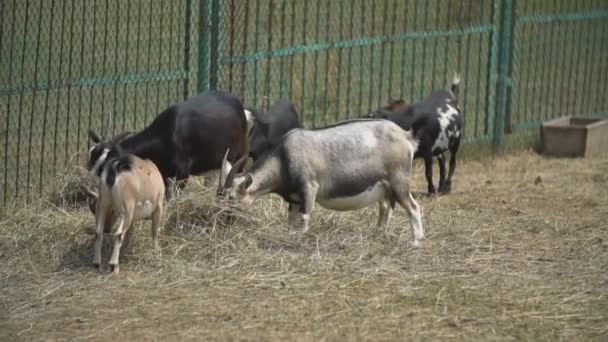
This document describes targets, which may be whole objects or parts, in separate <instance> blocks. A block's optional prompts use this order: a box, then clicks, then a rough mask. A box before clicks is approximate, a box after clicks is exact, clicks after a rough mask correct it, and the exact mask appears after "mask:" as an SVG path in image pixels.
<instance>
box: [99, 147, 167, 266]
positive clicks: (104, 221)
mask: <svg viewBox="0 0 608 342" xmlns="http://www.w3.org/2000/svg"><path fill="white" fill-rule="evenodd" d="M89 171H90V173H91V174H92V175H93V176H95V177H96V178H97V179H98V183H99V187H98V193H99V195H98V199H97V207H96V209H95V225H96V229H95V234H96V240H95V256H94V257H93V264H94V265H95V266H96V267H98V268H99V267H100V266H101V247H102V243H103V234H104V232H105V233H111V232H112V226H113V224H114V222H115V221H116V220H117V219H118V218H120V224H119V226H118V229H117V230H116V231H115V232H114V233H113V240H114V248H113V250H112V257H111V258H110V266H111V268H112V270H113V272H118V271H119V267H118V259H119V254H120V248H121V246H122V244H123V242H124V241H125V236H126V237H127V239H128V236H129V235H130V234H128V233H129V232H130V231H131V228H132V227H133V223H134V222H136V221H139V220H143V219H151V220H152V227H151V228H152V241H153V244H154V249H155V250H156V249H158V234H159V232H160V225H161V219H162V214H163V201H164V197H165V184H164V183H163V178H162V176H161V174H160V171H159V170H158V168H157V167H156V165H155V164H154V163H153V162H151V161H150V160H143V159H141V158H139V157H137V156H135V155H132V154H121V153H120V152H119V151H118V150H117V149H116V148H115V147H113V148H111V149H107V148H106V149H104V150H103V151H102V153H101V155H100V156H99V157H98V158H96V162H95V163H94V164H92V165H89Z"/></svg>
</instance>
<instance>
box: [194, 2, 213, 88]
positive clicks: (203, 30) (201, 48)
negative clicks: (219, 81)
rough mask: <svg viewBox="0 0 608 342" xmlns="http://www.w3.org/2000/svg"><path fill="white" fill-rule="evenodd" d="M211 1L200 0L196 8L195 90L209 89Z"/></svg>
mask: <svg viewBox="0 0 608 342" xmlns="http://www.w3.org/2000/svg"><path fill="white" fill-rule="evenodd" d="M211 1H212V0H200V4H199V8H198V13H199V16H198V84H197V87H196V88H197V91H198V92H201V91H203V90H206V89H209V55H210V46H209V32H210V31H211V23H210V21H211V18H210V17H211V15H210V13H209V12H210V9H211V6H210V4H211Z"/></svg>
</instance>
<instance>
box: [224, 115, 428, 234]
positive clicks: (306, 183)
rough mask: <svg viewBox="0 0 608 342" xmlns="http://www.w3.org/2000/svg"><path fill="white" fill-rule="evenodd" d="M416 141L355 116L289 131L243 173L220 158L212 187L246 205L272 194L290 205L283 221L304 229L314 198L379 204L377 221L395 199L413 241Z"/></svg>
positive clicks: (417, 213) (330, 203) (350, 206)
mask: <svg viewBox="0 0 608 342" xmlns="http://www.w3.org/2000/svg"><path fill="white" fill-rule="evenodd" d="M416 145H417V142H416V140H415V139H414V138H413V137H412V135H411V134H410V132H406V131H403V130H402V129H401V128H400V127H399V126H397V125H396V124H394V123H392V122H390V121H387V120H370V119H357V120H350V121H345V122H342V123H338V124H336V125H333V126H328V127H324V128H319V129H314V130H306V129H300V128H297V129H293V130H291V131H290V132H289V133H287V134H286V135H285V136H284V137H283V139H282V140H281V142H280V143H279V144H278V146H277V147H275V149H274V150H273V151H271V152H270V153H268V154H266V155H264V156H263V157H262V158H260V159H259V160H257V161H256V162H255V163H254V164H253V166H252V167H251V169H250V170H248V171H246V172H244V173H242V174H238V175H237V174H236V171H235V170H236V169H238V168H239V166H240V165H241V164H242V163H243V162H244V160H245V159H244V158H241V159H240V160H239V161H237V163H236V164H235V165H234V166H233V165H231V164H230V163H229V162H228V161H227V160H226V159H225V158H224V161H223V163H222V172H223V173H226V174H227V177H226V178H225V182H224V184H220V189H218V191H219V192H223V193H224V194H225V195H228V197H229V198H231V199H234V200H237V201H239V202H240V203H241V204H244V205H246V206H249V205H251V204H253V202H254V201H255V200H256V199H258V198H259V197H261V196H263V195H266V194H269V193H276V194H278V195H280V196H281V197H283V199H284V200H285V201H287V202H289V203H290V204H291V205H290V213H289V214H290V215H289V216H290V221H292V220H293V219H294V218H295V214H297V213H299V214H300V215H301V218H302V220H303V225H304V227H303V231H304V232H306V231H307V230H308V227H309V219H310V213H311V212H312V209H313V205H314V203H315V202H316V203H319V204H320V205H321V206H323V207H325V208H328V209H333V210H340V211H343V210H356V209H361V208H364V207H367V206H369V205H372V204H374V203H378V204H379V207H380V215H379V218H378V226H386V225H387V224H388V221H389V218H390V214H391V211H392V208H393V206H394V203H395V202H398V203H399V204H400V205H401V206H402V207H403V208H404V209H405V210H406V211H407V213H408V215H409V217H410V224H411V230H412V235H413V244H414V245H415V246H418V245H419V244H420V242H421V241H422V240H423V239H424V231H423V228H422V214H421V208H420V206H419V205H418V203H417V202H416V201H415V200H414V198H413V197H412V195H411V193H410V172H411V168H412V159H413V156H414V151H416Z"/></svg>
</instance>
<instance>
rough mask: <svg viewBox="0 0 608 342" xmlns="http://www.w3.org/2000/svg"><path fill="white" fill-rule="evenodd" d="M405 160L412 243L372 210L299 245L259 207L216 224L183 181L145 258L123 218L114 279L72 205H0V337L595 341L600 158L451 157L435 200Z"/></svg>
mask: <svg viewBox="0 0 608 342" xmlns="http://www.w3.org/2000/svg"><path fill="white" fill-rule="evenodd" d="M421 164H422V163H421V162H419V161H417V162H416V168H415V171H416V175H415V180H414V184H415V190H416V191H417V198H419V200H420V203H421V204H422V205H423V206H424V224H425V229H426V235H427V240H426V241H425V244H424V245H423V247H421V248H418V249H415V248H413V247H411V246H410V245H409V244H408V242H409V239H410V236H411V235H410V234H411V233H410V231H409V228H408V227H409V226H408V220H407V218H406V215H405V212H404V210H403V209H398V210H397V212H396V214H395V215H394V216H393V219H392V221H391V224H390V229H389V231H381V230H378V229H375V227H374V226H375V221H376V218H377V217H376V215H377V214H376V213H377V208H369V209H366V210H362V211H359V212H351V213H335V212H330V211H326V210H321V209H319V208H318V207H317V209H316V210H315V211H314V213H313V219H312V225H311V231H310V232H309V233H307V234H305V235H302V234H300V233H298V232H297V230H295V229H289V228H288V227H287V226H286V225H285V224H284V222H285V221H286V211H287V209H286V205H285V204H283V203H281V201H280V200H278V198H275V197H270V198H266V199H264V200H261V201H259V202H257V203H256V204H255V206H254V207H253V208H252V209H250V210H243V211H242V212H239V213H238V214H237V215H236V216H237V217H236V219H235V220H234V221H233V222H232V223H231V224H228V223H227V221H226V219H225V217H224V215H223V213H224V211H223V209H221V207H220V206H218V205H216V204H215V203H214V202H213V201H212V195H211V192H209V191H205V190H204V189H203V188H202V187H201V186H200V185H197V184H195V183H196V181H195V182H192V183H191V185H190V186H189V190H188V192H187V193H186V194H184V195H183V196H181V197H179V198H178V199H177V200H174V201H171V202H170V203H169V204H168V212H167V216H166V220H165V225H164V229H163V233H162V235H161V247H162V248H161V251H160V253H155V252H153V251H151V250H150V247H151V239H150V234H149V226H148V223H147V222H146V223H142V224H139V225H138V226H137V231H136V232H135V234H134V235H133V237H134V239H133V240H132V241H131V244H130V245H129V247H128V248H127V249H126V250H125V253H124V257H123V258H122V260H121V261H122V264H121V265H122V266H121V272H120V273H119V274H118V275H112V274H108V273H100V272H98V271H96V270H94V269H93V267H92V265H91V261H92V255H93V253H92V239H93V237H92V236H91V235H90V229H91V228H92V226H93V216H92V215H91V214H90V213H89V212H88V211H87V210H85V209H74V208H69V207H65V206H62V205H58V204H57V203H59V202H60V201H59V202H58V201H57V199H56V198H55V197H57V196H58V195H57V194H51V195H50V197H49V199H48V200H41V201H40V203H35V204H33V205H31V206H29V207H25V208H15V209H11V210H8V211H7V212H5V213H4V216H3V217H2V218H1V219H0V289H1V290H0V340H1V341H11V340H46V341H57V340H87V341H90V340H93V341H108V340H110V341H111V340H120V341H136V340H146V341H151V340H152V341H154V340H163V341H166V340H170V341H175V340H180V341H181V340H225V339H229V340H235V339H238V340H243V339H244V340H321V339H327V340H352V339H372V340H404V339H406V340H438V339H441V340H467V341H470V340H484V341H485V340H530V339H531V340H551V341H554V340H568V341H573V340H593V339H595V340H606V339H608V234H607V232H608V186H607V185H608V156H604V157H595V158H591V159H547V158H543V157H540V156H538V155H536V154H534V153H532V152H523V153H519V154H516V155H509V156H504V157H500V158H497V159H494V160H491V159H485V160H483V161H475V160H468V161H463V162H461V163H460V164H459V167H458V169H457V171H456V177H455V184H454V192H453V193H452V194H450V195H448V196H442V197H438V198H427V197H426V196H423V195H422V194H421V193H420V192H421V191H423V190H424V189H426V183H425V181H424V177H423V170H422V167H421ZM435 174H437V169H435ZM63 179H65V178H63ZM62 191H63V192H64V193H65V192H66V191H65V189H63V190H62ZM53 196H55V197H53ZM402 229H405V231H404V233H403V234H401V236H400V232H401V230H402ZM391 230H392V231H391ZM109 245H110V243H109V240H108V239H106V244H105V247H104V253H105V254H104V259H105V261H106V262H107V258H108V257H109V248H110V246H109Z"/></svg>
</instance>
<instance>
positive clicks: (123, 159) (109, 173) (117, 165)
mask: <svg viewBox="0 0 608 342" xmlns="http://www.w3.org/2000/svg"><path fill="white" fill-rule="evenodd" d="M131 165H132V161H131V158H130V157H129V156H128V155H122V156H120V157H118V158H116V159H115V160H113V161H112V162H111V163H110V164H109V165H108V166H107V168H106V178H105V182H106V185H107V186H108V188H111V187H113V186H114V183H115V182H116V177H117V176H118V174H119V173H121V172H123V171H128V170H131Z"/></svg>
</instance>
